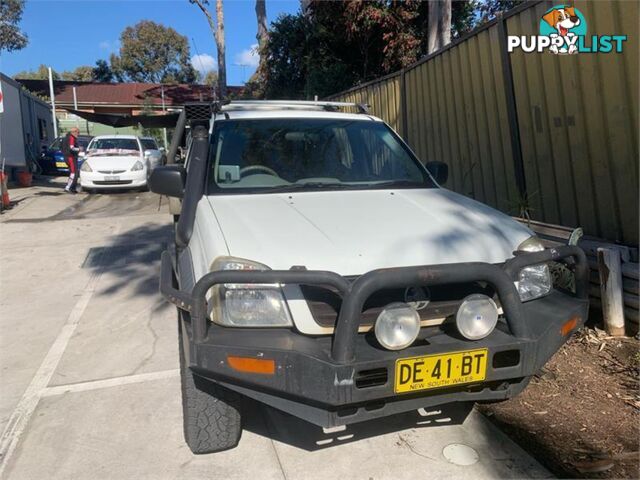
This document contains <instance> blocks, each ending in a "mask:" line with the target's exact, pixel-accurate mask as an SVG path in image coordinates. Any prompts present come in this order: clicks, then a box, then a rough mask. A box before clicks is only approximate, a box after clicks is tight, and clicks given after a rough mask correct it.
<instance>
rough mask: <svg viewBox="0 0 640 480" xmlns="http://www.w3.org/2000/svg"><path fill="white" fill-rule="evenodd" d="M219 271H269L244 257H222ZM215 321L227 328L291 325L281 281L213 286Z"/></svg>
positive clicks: (216, 267)
mask: <svg viewBox="0 0 640 480" xmlns="http://www.w3.org/2000/svg"><path fill="white" fill-rule="evenodd" d="M216 270H258V271H260V270H269V267H267V266H266V265H262V264H261V263H257V262H252V261H251V260H245V259H242V258H234V257H219V258H218V259H216V260H215V261H214V262H213V264H212V266H211V271H216ZM211 293H212V298H211V299H212V305H213V314H212V319H213V321H214V322H215V323H217V324H219V325H223V326H226V327H290V326H291V325H292V321H291V316H290V314H289V309H288V307H287V304H286V301H285V299H284V297H283V295H282V290H281V288H280V285H279V284H277V283H276V284H262V283H261V284H254V283H246V284H241V283H225V284H222V285H216V286H214V287H213V288H212V289H211Z"/></svg>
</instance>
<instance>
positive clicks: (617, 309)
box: [598, 248, 624, 336]
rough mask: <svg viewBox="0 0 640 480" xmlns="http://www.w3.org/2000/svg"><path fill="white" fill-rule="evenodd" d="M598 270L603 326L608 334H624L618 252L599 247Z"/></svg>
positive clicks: (620, 271)
mask: <svg viewBox="0 0 640 480" xmlns="http://www.w3.org/2000/svg"><path fill="white" fill-rule="evenodd" d="M598 271H599V272H600V299H601V300H602V315H603V317H604V328H605V330H606V331H607V333H608V334H609V335H616V336H617V335H624V303H623V300H622V270H621V268H620V252H618V251H617V250H613V249H606V248H599V249H598Z"/></svg>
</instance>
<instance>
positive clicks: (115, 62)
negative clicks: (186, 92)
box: [110, 20, 196, 83]
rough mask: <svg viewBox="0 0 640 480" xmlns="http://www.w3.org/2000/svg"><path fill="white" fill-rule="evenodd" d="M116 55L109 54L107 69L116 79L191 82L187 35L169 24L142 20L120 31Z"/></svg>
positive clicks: (193, 76) (192, 73)
mask: <svg viewBox="0 0 640 480" xmlns="http://www.w3.org/2000/svg"><path fill="white" fill-rule="evenodd" d="M120 45H121V46H120V52H119V53H120V54H119V55H115V54H112V55H111V59H110V61H111V70H112V71H113V74H114V75H115V76H116V78H118V79H119V80H121V81H122V80H128V81H134V82H153V83H161V82H162V83H193V82H194V81H195V79H196V73H195V70H194V69H193V67H192V66H191V61H190V57H191V53H190V49H189V41H188V39H187V37H185V36H183V35H180V34H179V33H178V32H176V31H175V30H174V29H173V28H171V27H165V26H164V25H161V24H159V23H155V22H152V21H150V20H142V21H140V22H138V23H137V24H135V25H133V26H130V27H127V28H125V29H124V31H123V32H122V33H121V34H120Z"/></svg>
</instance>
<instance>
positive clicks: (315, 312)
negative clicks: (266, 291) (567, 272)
mask: <svg viewBox="0 0 640 480" xmlns="http://www.w3.org/2000/svg"><path fill="white" fill-rule="evenodd" d="M300 289H301V290H302V294H303V295H304V298H305V300H306V301H307V305H308V306H309V310H310V311H311V315H312V316H313V319H314V320H315V322H316V323H317V324H318V325H320V326H322V327H335V324H336V320H337V319H338V312H340V306H341V305H342V298H341V297H340V295H339V294H338V292H337V291H335V290H331V289H328V288H322V287H316V286H312V285H300ZM429 292H430V301H429V303H428V305H427V306H426V307H425V308H422V309H420V310H418V313H419V314H420V319H421V320H432V319H439V318H446V317H449V316H451V315H455V313H456V312H457V311H458V307H459V306H460V303H461V302H462V300H463V299H464V297H466V296H467V295H471V294H472V293H482V294H484V295H487V296H489V297H493V296H494V295H495V291H494V289H493V288H492V287H491V286H489V285H486V286H485V285H481V284H480V283H478V282H469V283H461V284H451V285H437V286H432V287H429ZM393 302H405V289H404V288H402V289H387V290H380V291H378V292H376V293H374V294H373V295H372V296H371V297H370V298H369V299H368V300H367V301H366V303H365V305H364V310H363V312H362V316H361V317H360V326H363V327H365V326H369V327H370V326H372V325H373V324H374V323H375V321H376V318H378V315H379V314H380V312H381V311H382V309H383V308H384V307H385V306H387V305H389V304H390V303H393Z"/></svg>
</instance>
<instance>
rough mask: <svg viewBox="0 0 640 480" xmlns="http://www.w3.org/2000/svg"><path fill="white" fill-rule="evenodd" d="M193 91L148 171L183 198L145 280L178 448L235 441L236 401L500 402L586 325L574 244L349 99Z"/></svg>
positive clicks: (320, 409) (350, 417)
mask: <svg viewBox="0 0 640 480" xmlns="http://www.w3.org/2000/svg"><path fill="white" fill-rule="evenodd" d="M205 107H207V108H209V109H210V110H211V111H210V113H209V114H206V115H203V114H202V109H200V110H197V109H191V110H190V109H189V108H187V109H186V110H185V112H183V114H182V117H181V120H180V121H179V124H180V125H183V126H184V125H185V124H189V125H190V127H191V129H190V148H189V153H188V156H187V163H186V165H168V166H165V167H158V168H157V169H155V170H154V172H153V173H152V176H151V178H150V187H151V189H152V190H153V191H155V192H156V193H160V194H163V195H168V196H171V197H176V198H179V199H181V202H182V206H181V211H180V215H179V217H178V218H177V222H176V224H175V230H176V232H175V233H176V236H175V244H174V245H172V246H171V248H170V249H169V251H167V252H164V253H163V256H162V268H161V280H160V288H161V292H162V293H163V295H164V296H165V297H166V298H167V299H168V300H169V301H171V302H172V303H174V304H175V305H176V306H177V307H178V312H179V322H178V323H179V336H180V365H181V376H182V395H183V406H184V430H185V438H186V441H187V443H188V445H189V447H190V448H191V449H192V451H193V452H195V453H206V452H215V451H219V450H223V449H227V448H231V447H233V446H234V445H236V443H237V442H238V440H239V438H240V433H241V414H242V409H243V406H242V405H243V403H242V399H243V398H244V397H250V398H252V399H254V400H257V401H260V402H263V403H266V404H268V405H270V406H272V407H274V408H277V409H280V410H283V411H285V412H288V413H290V414H293V415H296V416H298V417H300V418H303V419H305V420H307V421H309V422H312V423H315V424H317V425H320V426H323V427H334V426H338V425H346V424H349V423H354V422H360V421H363V420H369V419H373V418H377V417H382V416H387V415H392V414H397V413H401V412H407V411H409V410H416V409H420V408H427V407H434V406H437V405H442V404H446V403H452V402H470V403H472V402H477V401H485V402H486V401H499V400H504V399H507V398H510V397H512V396H514V395H516V394H518V393H519V392H520V391H522V389H524V387H525V386H526V385H527V383H528V381H529V379H530V377H531V376H532V375H533V374H534V373H535V372H536V371H537V370H538V369H539V368H540V367H541V366H542V365H544V363H545V362H546V361H547V360H548V358H549V357H550V356H551V355H552V354H553V353H554V352H555V351H556V350H557V349H558V348H559V347H560V346H561V345H562V344H563V343H564V342H565V341H566V339H567V338H568V335H569V334H570V333H571V332H573V331H574V330H575V329H576V328H578V327H579V326H580V325H582V323H583V322H584V320H585V318H586V316H587V310H588V301H587V293H586V292H587V282H588V275H587V273H588V266H587V263H586V258H585V256H584V253H583V252H582V251H581V250H580V249H579V248H577V247H568V246H567V247H562V248H557V249H551V250H545V249H544V247H543V245H542V243H541V241H540V240H538V239H537V238H536V237H535V236H534V235H533V233H532V232H531V231H530V230H529V229H528V228H526V227H524V226H523V225H521V224H520V223H518V222H516V221H514V220H513V219H511V218H510V217H508V216H507V215H505V214H503V213H500V212H498V211H496V210H493V209H492V208H490V207H488V206H486V205H483V204H481V203H478V202H476V201H474V200H472V199H470V198H467V197H465V196H462V195H459V194H457V193H454V192H452V191H449V190H447V189H445V188H443V187H442V186H441V184H443V183H445V182H446V177H447V166H446V165H445V164H443V163H441V162H437V161H432V162H427V163H426V167H425V165H424V164H423V163H422V162H421V161H420V160H419V159H418V158H416V156H415V155H414V154H413V153H412V152H411V150H410V149H409V147H408V146H407V145H406V144H405V143H404V142H403V141H402V139H401V138H400V137H399V136H398V135H397V134H396V133H395V132H394V131H393V130H392V129H391V128H390V127H389V126H388V125H386V124H385V123H384V122H383V121H381V120H380V119H378V118H376V117H374V116H372V115H369V114H368V113H367V110H366V108H365V107H364V106H361V105H354V104H344V103H336V102H294V101H290V102H284V101H279V102H258V101H247V102H239V101H238V102H231V103H227V104H213V105H211V106H209V105H206V106H205ZM346 109H350V110H354V111H355V110H356V109H357V111H358V112H359V113H344V110H346ZM205 110H206V109H205ZM190 111H193V112H195V111H199V112H200V113H199V114H198V115H194V116H193V118H190V117H189V112H190ZM183 128H184V127H183ZM175 135H176V138H179V136H180V135H182V133H181V132H180V131H179V129H176V134H175ZM172 150H175V148H172V149H171V150H170V152H171V151H172ZM169 158H173V155H171V153H170V154H169ZM554 262H558V263H563V266H562V267H558V268H564V269H567V270H568V271H571V272H573V273H574V282H573V285H572V286H570V287H569V288H567V289H564V290H561V289H559V288H556V287H554V286H553V285H552V280H551V276H550V274H549V265H550V264H553V263H554Z"/></svg>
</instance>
